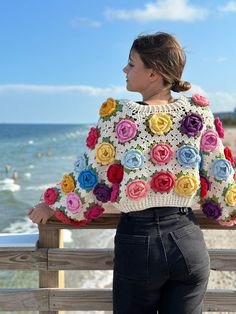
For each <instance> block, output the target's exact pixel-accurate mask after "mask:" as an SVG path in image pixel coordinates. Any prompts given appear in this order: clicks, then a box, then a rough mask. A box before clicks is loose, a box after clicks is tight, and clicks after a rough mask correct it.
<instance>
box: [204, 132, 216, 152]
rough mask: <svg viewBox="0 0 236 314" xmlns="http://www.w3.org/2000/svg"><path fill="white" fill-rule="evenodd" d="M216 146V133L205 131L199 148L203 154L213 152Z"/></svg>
mask: <svg viewBox="0 0 236 314" xmlns="http://www.w3.org/2000/svg"><path fill="white" fill-rule="evenodd" d="M217 146H218V133H217V132H216V131H214V130H207V131H205V132H204V133H203V134H202V137H201V141H200V147H201V150H202V151H203V152H213V151H214V150H215V149H216V147H217Z"/></svg>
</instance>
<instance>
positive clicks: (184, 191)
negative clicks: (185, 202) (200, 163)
mask: <svg viewBox="0 0 236 314" xmlns="http://www.w3.org/2000/svg"><path fill="white" fill-rule="evenodd" d="M197 189H198V182H197V180H196V178H195V177H193V176H190V175H183V176H182V177H180V178H178V179H177V180H176V182H175V187H174V191H175V192H176V193H177V194H179V195H181V196H190V195H192V194H194V193H195V192H196V190H197Z"/></svg>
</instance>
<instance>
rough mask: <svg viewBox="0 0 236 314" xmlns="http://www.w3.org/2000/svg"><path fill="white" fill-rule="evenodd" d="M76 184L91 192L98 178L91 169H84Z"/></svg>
mask: <svg viewBox="0 0 236 314" xmlns="http://www.w3.org/2000/svg"><path fill="white" fill-rule="evenodd" d="M78 182H79V185H80V187H81V188H82V189H85V190H91V189H93V188H94V187H95V185H96V184H97V183H98V176H97V174H96V172H95V171H93V170H92V169H85V170H82V171H81V172H80V175H79V177H78Z"/></svg>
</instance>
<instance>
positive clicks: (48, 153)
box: [46, 148, 52, 157]
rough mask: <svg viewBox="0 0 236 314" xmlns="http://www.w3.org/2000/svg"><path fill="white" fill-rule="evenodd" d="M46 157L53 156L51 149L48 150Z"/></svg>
mask: <svg viewBox="0 0 236 314" xmlns="http://www.w3.org/2000/svg"><path fill="white" fill-rule="evenodd" d="M46 156H48V157H50V156H52V151H51V149H50V148H48V150H47V152H46Z"/></svg>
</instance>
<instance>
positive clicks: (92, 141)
mask: <svg viewBox="0 0 236 314" xmlns="http://www.w3.org/2000/svg"><path fill="white" fill-rule="evenodd" d="M97 142H98V130H97V129H96V128H91V129H90V131H89V134H88V137H87V139H86V145H87V147H88V148H90V149H93V148H94V147H95V145H96V144H97Z"/></svg>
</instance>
